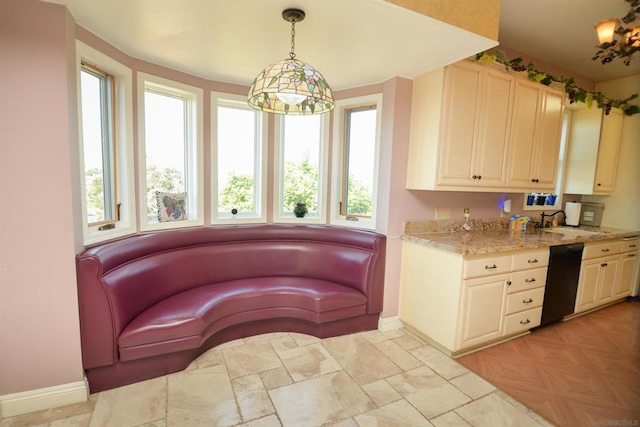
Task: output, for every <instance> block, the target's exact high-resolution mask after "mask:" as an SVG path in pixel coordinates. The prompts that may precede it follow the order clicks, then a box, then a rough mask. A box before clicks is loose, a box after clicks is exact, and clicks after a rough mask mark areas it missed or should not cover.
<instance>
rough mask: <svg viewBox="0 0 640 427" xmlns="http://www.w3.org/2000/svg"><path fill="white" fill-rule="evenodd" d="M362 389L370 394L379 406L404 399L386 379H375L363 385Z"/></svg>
mask: <svg viewBox="0 0 640 427" xmlns="http://www.w3.org/2000/svg"><path fill="white" fill-rule="evenodd" d="M362 389H363V390H364V391H365V392H366V393H367V394H368V395H369V397H370V398H371V399H373V401H374V402H375V403H376V405H378V406H384V405H387V404H389V403H391V402H395V401H396V400H400V399H402V396H400V393H398V392H397V391H395V389H394V388H393V387H391V385H389V383H388V382H387V381H386V380H380V381H375V382H372V383H369V384H365V385H363V386H362Z"/></svg>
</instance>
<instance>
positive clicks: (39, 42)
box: [0, 0, 83, 395]
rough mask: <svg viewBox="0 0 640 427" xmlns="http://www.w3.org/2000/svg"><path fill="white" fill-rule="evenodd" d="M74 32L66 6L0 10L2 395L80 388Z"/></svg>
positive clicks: (26, 0)
mask: <svg viewBox="0 0 640 427" xmlns="http://www.w3.org/2000/svg"><path fill="white" fill-rule="evenodd" d="M74 31H75V24H74V22H73V20H72V18H71V16H70V15H69V14H68V13H67V11H66V9H65V8H64V7H63V6H59V5H54V4H49V3H40V2H35V1H33V0H21V1H2V2H0V49H1V50H0V63H1V64H2V67H1V73H2V77H1V78H0V93H1V94H2V96H1V98H0V99H1V100H2V102H0V121H1V122H0V148H1V154H0V200H2V201H3V205H2V208H1V209H0V245H1V248H0V278H1V280H0V395H4V394H9V393H14V392H20V391H25V390H31V389H38V388H43V387H48V386H53V385H60V384H67V383H72V382H76V381H82V379H83V372H82V365H81V356H80V337H79V331H78V306H77V293H76V280H75V263H74V255H75V245H74V240H75V234H74V214H73V198H72V184H71V183H72V181H76V177H75V176H74V177H73V178H72V176H71V171H72V161H71V158H70V152H71V150H70V147H71V146H74V145H75V144H77V136H76V129H77V127H73V128H71V127H70V123H74V121H75V117H77V112H76V111H75V86H76V84H75V66H74V67H72V68H70V67H69V64H70V62H71V61H70V60H69V58H74V57H75V50H73V49H74V43H75V42H74ZM69 37H70V38H71V40H69ZM70 96H74V98H73V99H72V100H70ZM70 105H74V107H73V108H74V110H70V109H69V106H70ZM74 154H75V155H76V156H77V152H76V153H74Z"/></svg>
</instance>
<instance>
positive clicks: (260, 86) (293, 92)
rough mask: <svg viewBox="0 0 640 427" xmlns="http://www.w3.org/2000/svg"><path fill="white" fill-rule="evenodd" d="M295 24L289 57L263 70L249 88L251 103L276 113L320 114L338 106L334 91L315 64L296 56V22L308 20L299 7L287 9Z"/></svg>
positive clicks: (283, 15) (286, 14)
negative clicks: (335, 103)
mask: <svg viewBox="0 0 640 427" xmlns="http://www.w3.org/2000/svg"><path fill="white" fill-rule="evenodd" d="M282 17H283V19H284V20H285V21H288V22H290V23H291V52H290V53H289V59H285V60H282V61H278V62H276V63H275V64H271V65H269V66H268V67H266V68H265V69H264V70H262V71H261V72H260V73H259V74H258V76H257V77H256V78H255V79H254V81H253V84H252V85H251V88H250V89H249V96H248V104H249V106H250V107H251V108H253V109H255V110H260V111H264V112H269V113H276V114H320V113H325V112H327V111H330V110H331V109H333V107H334V102H333V92H332V91H331V88H330V87H329V84H328V83H327V81H326V80H325V78H324V77H323V76H322V74H320V72H319V71H318V70H316V69H315V68H313V67H312V66H311V65H309V64H307V63H305V62H303V61H301V60H298V59H296V54H295V53H294V48H295V23H296V22H300V21H302V20H303V19H304V17H305V13H304V12H303V11H302V10H299V9H285V10H284V11H283V12H282Z"/></svg>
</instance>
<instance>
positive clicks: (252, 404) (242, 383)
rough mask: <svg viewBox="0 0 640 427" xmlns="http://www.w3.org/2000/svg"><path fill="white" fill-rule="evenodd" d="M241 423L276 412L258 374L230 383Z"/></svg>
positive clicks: (236, 379)
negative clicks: (240, 416)
mask: <svg viewBox="0 0 640 427" xmlns="http://www.w3.org/2000/svg"><path fill="white" fill-rule="evenodd" d="M231 385H232V386H233V391H234V393H235V395H236V402H238V407H239V408H240V414H241V415H242V421H251V420H255V419H258V418H262V417H264V416H266V415H270V414H273V413H275V412H276V410H275V408H274V407H273V405H272V404H271V399H270V398H269V394H268V393H267V390H266V389H265V388H264V385H263V384H262V380H261V379H260V376H259V375H258V374H253V375H247V376H245V377H240V378H235V379H234V380H233V381H231Z"/></svg>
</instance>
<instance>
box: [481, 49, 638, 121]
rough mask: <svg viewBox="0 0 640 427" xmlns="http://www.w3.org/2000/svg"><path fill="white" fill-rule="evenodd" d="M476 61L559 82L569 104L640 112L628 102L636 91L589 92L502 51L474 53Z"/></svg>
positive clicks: (542, 80)
mask: <svg viewBox="0 0 640 427" xmlns="http://www.w3.org/2000/svg"><path fill="white" fill-rule="evenodd" d="M476 61H481V62H486V63H488V64H491V63H494V62H497V63H499V64H502V65H504V67H505V69H506V70H507V71H517V72H520V73H524V72H526V73H527V78H528V79H529V80H531V81H533V82H538V83H540V84H543V85H545V86H549V85H550V84H551V83H553V82H556V83H561V84H562V85H563V86H564V91H565V92H566V93H567V95H568V96H569V102H570V103H571V104H573V103H575V102H582V103H584V104H586V105H587V107H589V108H591V106H592V105H593V103H594V102H595V103H596V105H597V106H598V108H602V109H603V110H604V113H605V114H609V111H611V108H612V107H615V108H619V109H620V110H622V112H623V113H624V114H625V115H627V116H633V115H634V114H637V113H640V107H639V106H637V105H633V104H630V103H629V101H631V100H633V99H636V98H637V97H638V94H637V93H634V94H633V95H631V96H630V97H628V98H626V99H612V98H608V97H606V96H605V95H604V94H603V93H602V92H590V91H588V90H585V89H583V88H581V87H579V86H577V85H576V83H575V80H574V78H573V77H570V78H565V77H560V78H558V77H555V76H553V75H551V74H547V73H545V72H543V71H538V70H536V69H535V66H534V65H533V64H532V63H531V62H530V63H529V64H528V65H524V64H523V62H522V58H515V59H511V60H509V59H508V58H507V56H506V55H505V54H504V52H502V51H500V50H496V51H495V53H493V54H491V53H488V52H486V51H485V52H480V53H478V54H476Z"/></svg>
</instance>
